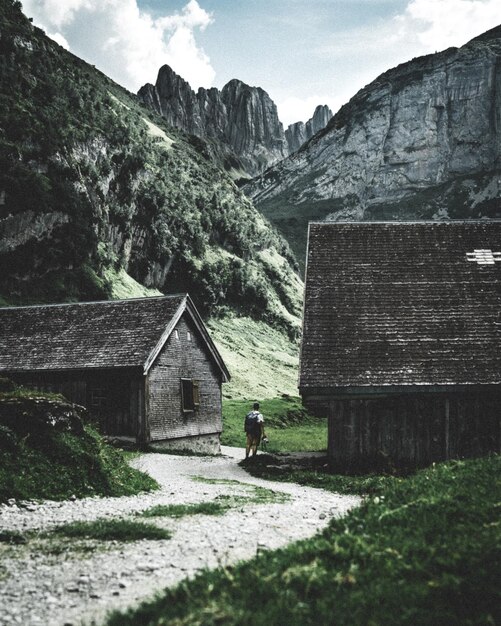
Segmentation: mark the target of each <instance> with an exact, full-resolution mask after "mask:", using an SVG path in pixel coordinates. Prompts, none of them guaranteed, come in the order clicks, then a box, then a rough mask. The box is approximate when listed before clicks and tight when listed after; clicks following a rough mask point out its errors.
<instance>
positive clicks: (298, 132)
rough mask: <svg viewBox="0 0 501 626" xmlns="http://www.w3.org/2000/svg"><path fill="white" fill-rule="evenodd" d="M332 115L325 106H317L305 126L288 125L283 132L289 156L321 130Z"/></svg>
mask: <svg viewBox="0 0 501 626" xmlns="http://www.w3.org/2000/svg"><path fill="white" fill-rule="evenodd" d="M332 115H333V113H332V111H331V110H330V108H329V107H328V106H327V105H326V104H319V105H318V106H317V108H316V109H315V112H314V113H313V117H312V118H311V119H309V120H308V121H307V122H306V124H305V123H304V122H296V123H295V124H290V125H289V126H288V128H287V130H286V131H285V139H286V140H287V149H288V151H289V154H292V153H293V152H296V150H299V148H300V147H301V146H302V145H303V144H304V143H306V142H307V141H308V140H309V139H311V138H312V137H313V135H316V134H317V133H318V132H319V131H320V130H323V129H324V128H325V127H326V126H327V124H328V122H329V120H330V119H331V117H332Z"/></svg>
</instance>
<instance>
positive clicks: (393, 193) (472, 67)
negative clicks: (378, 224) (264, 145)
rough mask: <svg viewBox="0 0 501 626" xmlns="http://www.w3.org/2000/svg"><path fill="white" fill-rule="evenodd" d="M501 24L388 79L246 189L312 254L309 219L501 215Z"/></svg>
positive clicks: (419, 60)
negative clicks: (308, 240)
mask: <svg viewBox="0 0 501 626" xmlns="http://www.w3.org/2000/svg"><path fill="white" fill-rule="evenodd" d="M500 122H501V27H500V26H498V27H495V28H493V29H491V30H490V31H487V32H486V33H483V34H482V35H480V36H478V37H476V38H474V39H473V40H471V41H470V42H468V43H467V44H465V45H464V46H462V47H461V48H449V49H447V50H445V51H442V52H439V53H436V54H432V55H426V56H424V57H419V58H415V59H412V60H411V61H407V62H406V63H402V64H400V65H398V66H396V67H395V68H392V69H390V70H387V71H386V72H384V73H383V74H381V75H380V76H378V77H377V78H376V79H375V80H374V81H372V82H371V83H370V84H369V85H367V86H366V87H364V88H363V89H361V90H360V91H359V92H358V93H357V94H355V96H354V97H353V98H352V99H351V100H350V101H349V102H348V103H347V104H345V105H343V106H342V107H341V109H340V110H339V111H338V112H337V113H336V114H335V115H334V116H333V117H332V118H331V119H330V121H329V122H328V124H327V125H326V127H325V128H324V129H322V130H320V131H319V132H318V133H317V134H316V135H314V136H313V137H312V138H311V139H310V140H309V141H307V142H306V143H305V144H303V145H302V146H301V147H300V149H299V150H298V151H297V152H296V153H294V154H292V155H290V156H289V157H287V158H286V159H284V160H283V161H281V162H280V163H278V164H276V165H274V166H272V167H270V168H269V169H268V170H267V171H266V172H264V173H263V174H262V175H260V176H259V177H256V178H255V179H254V180H253V181H250V182H249V183H248V184H246V185H245V187H244V190H245V191H246V193H247V194H248V195H249V197H251V198H252V199H253V200H254V202H255V203H256V204H257V205H258V207H259V208H260V209H261V210H262V211H263V213H264V214H265V215H266V216H267V217H268V218H269V219H271V220H272V221H273V222H274V223H275V224H276V225H277V226H278V227H279V228H280V229H281V230H282V232H283V233H284V234H286V236H287V238H288V240H289V242H290V243H291V245H292V247H293V249H294V250H295V252H296V255H297V256H298V258H304V251H305V245H306V226H307V221H308V220H309V219H350V220H371V219H448V218H450V219H453V218H471V217H476V218H478V217H499V216H501V204H500V195H501V194H500V183H499V182H498V181H499V179H500V177H501V123H500Z"/></svg>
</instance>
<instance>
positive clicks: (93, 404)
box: [0, 295, 230, 452]
mask: <svg viewBox="0 0 501 626" xmlns="http://www.w3.org/2000/svg"><path fill="white" fill-rule="evenodd" d="M0 375H3V376H8V377H10V378H12V379H13V380H15V381H16V382H18V383H21V384H23V385H26V386H29V387H34V388H38V389H43V390H51V391H57V392H60V393H62V394H63V395H64V396H66V398H68V399H69V400H70V401H72V402H75V403H78V404H82V405H84V406H85V407H87V409H88V410H89V412H90V413H91V414H92V415H94V416H95V417H97V418H98V419H99V421H100V423H101V428H102V430H103V431H104V433H106V434H107V435H110V436H113V437H117V438H123V439H131V440H135V441H137V442H140V443H151V444H156V445H161V446H165V447H171V448H179V449H182V448H186V449H191V450H195V451H203V452H218V451H219V448H220V445H219V438H220V433H221V430H222V417H221V384H222V383H223V382H227V381H228V380H229V378H230V375H229V373H228V370H227V369H226V366H225V364H224V362H223V360H222V358H221V356H220V354H219V352H218V351H217V349H216V347H215V345H214V343H213V342H212V340H211V338H210V336H209V334H208V332H207V329H206V327H205V325H204V323H203V321H202V319H201V317H200V315H199V314H198V313H197V310H196V309H195V306H194V305H193V302H192V301H191V299H190V298H189V296H187V295H175V296H165V297H158V298H140V299H131V300H118V301H108V302H89V303H80V304H61V305H48V306H30V307H16V308H4V309H0Z"/></svg>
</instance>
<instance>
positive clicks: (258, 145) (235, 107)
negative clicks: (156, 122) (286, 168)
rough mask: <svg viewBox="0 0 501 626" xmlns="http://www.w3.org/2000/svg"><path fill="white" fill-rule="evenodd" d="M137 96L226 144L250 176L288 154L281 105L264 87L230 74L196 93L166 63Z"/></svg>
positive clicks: (178, 123)
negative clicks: (220, 83)
mask: <svg viewBox="0 0 501 626" xmlns="http://www.w3.org/2000/svg"><path fill="white" fill-rule="evenodd" d="M138 96H139V97H140V98H141V99H142V100H143V102H145V103H146V104H147V105H149V106H151V107H152V108H153V109H154V110H155V111H157V113H159V114H160V115H162V116H163V117H164V118H165V119H166V120H167V122H168V123H169V124H171V125H172V126H174V127H176V128H180V129H182V130H184V131H186V132H188V133H190V134H192V135H196V136H198V137H201V138H203V139H207V138H211V139H216V140H218V141H219V142H221V144H223V145H224V146H227V148H229V151H228V152H227V153H226V156H228V157H229V156H231V155H233V156H234V157H236V163H237V168H238V167H241V168H243V169H244V170H245V172H246V173H247V174H248V175H250V176H254V175H256V174H258V173H260V172H262V171H263V170H265V169H266V168H267V167H268V166H269V165H271V164H272V163H276V162H277V161H279V160H280V159H283V158H284V157H285V156H287V154H288V152H287V147H286V141H285V135H284V130H283V126H282V123H281V122H280V120H279V119H278V112H277V107H276V105H275V103H274V102H273V100H272V99H271V98H270V96H269V95H268V94H267V93H266V91H264V90H263V89H261V88H260V87H250V86H249V85H246V84H245V83H243V82H241V81H239V80H231V81H230V82H229V83H228V84H227V85H225V86H224V87H223V89H222V90H221V91H219V90H218V89H215V88H212V89H204V88H200V89H199V90H198V92H196V93H195V92H194V91H193V90H192V89H191V87H190V86H189V84H188V83H187V82H186V81H185V80H183V79H182V78H181V77H180V76H178V75H177V74H176V73H175V72H174V71H173V70H172V69H171V68H170V67H169V66H168V65H164V66H163V67H161V68H160V71H159V73H158V78H157V82H156V84H155V85H151V84H146V85H144V87H142V88H141V89H140V90H139V93H138ZM242 174H244V172H242Z"/></svg>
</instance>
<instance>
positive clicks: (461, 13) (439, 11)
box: [396, 0, 501, 52]
mask: <svg viewBox="0 0 501 626" xmlns="http://www.w3.org/2000/svg"><path fill="white" fill-rule="evenodd" d="M500 22H501V2H499V0H412V1H411V2H410V3H409V5H408V6H407V9H406V11H405V13H404V14H403V15H402V16H399V17H398V18H397V19H396V23H397V24H398V25H399V27H400V32H401V34H402V35H405V34H407V35H411V36H413V37H415V39H416V40H417V42H418V43H419V44H421V46H422V47H423V49H424V50H425V51H426V52H434V51H435V50H444V49H445V48H448V47H450V46H462V45H463V44H465V43H466V42H467V41H469V40H470V39H473V37H476V36H477V35H480V34H481V33H483V32H485V31H486V30H489V29H490V28H493V27H494V26H497V25H498V24H499V23H500Z"/></svg>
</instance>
